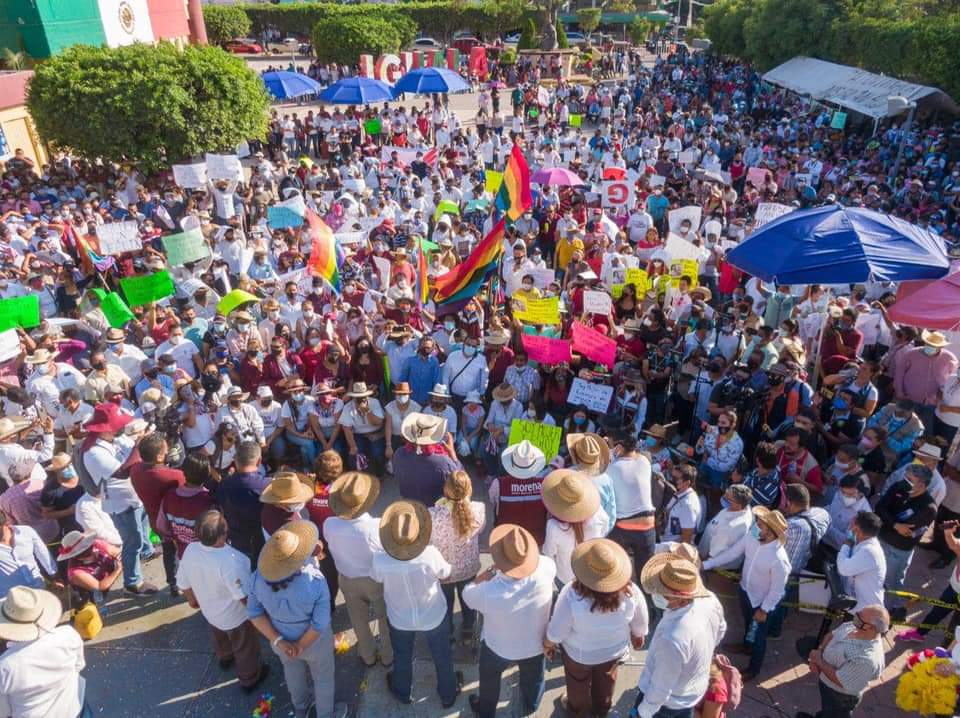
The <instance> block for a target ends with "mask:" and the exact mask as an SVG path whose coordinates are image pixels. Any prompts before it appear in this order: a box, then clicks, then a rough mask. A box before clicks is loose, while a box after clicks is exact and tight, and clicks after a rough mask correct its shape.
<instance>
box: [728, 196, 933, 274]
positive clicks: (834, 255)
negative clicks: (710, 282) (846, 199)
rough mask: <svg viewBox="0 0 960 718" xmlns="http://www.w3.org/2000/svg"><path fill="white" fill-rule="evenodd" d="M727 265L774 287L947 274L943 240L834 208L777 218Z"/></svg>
mask: <svg viewBox="0 0 960 718" xmlns="http://www.w3.org/2000/svg"><path fill="white" fill-rule="evenodd" d="M727 261H729V262H730V263H731V264H732V265H733V266H735V267H738V268H739V269H742V270H744V271H745V272H748V273H749V274H752V275H754V276H756V277H759V278H760V279H762V280H763V281H765V282H770V281H773V282H777V283H778V284H847V283H855V282H865V281H867V280H868V279H871V278H872V279H875V280H877V281H882V282H893V281H903V280H908V279H938V278H939V277H942V276H944V275H945V274H947V272H948V271H949V269H950V260H949V258H948V256H947V251H946V248H945V246H944V243H943V240H942V239H941V238H940V237H938V236H937V235H936V234H934V233H933V232H929V231H927V230H925V229H921V228H920V227H917V226H916V225H913V224H910V223H909V222H905V221H904V220H902V219H898V218H897V217H893V216H891V215H889V214H882V213H881V212H874V211H873V210H869V209H862V208H859V207H843V206H841V205H839V204H833V205H826V206H823V207H814V208H812V209H806V210H798V211H795V212H790V213H788V214H785V215H782V216H781V217H778V218H777V219H775V220H773V221H772V222H770V223H769V224H765V225H763V227H761V228H760V229H758V230H757V231H756V232H754V233H753V234H751V235H750V236H749V237H747V239H746V240H744V241H743V242H741V243H740V244H739V245H738V246H737V247H735V248H734V249H732V250H730V251H729V252H727Z"/></svg>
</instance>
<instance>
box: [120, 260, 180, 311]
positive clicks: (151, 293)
mask: <svg viewBox="0 0 960 718" xmlns="http://www.w3.org/2000/svg"><path fill="white" fill-rule="evenodd" d="M120 289H121V290H123V296H125V297H126V298H127V305H128V306H131V307H142V306H143V305H144V304H150V303H151V302H156V301H157V300H160V299H163V298H164V297H169V296H172V295H173V294H174V292H175V291H176V289H175V288H174V286H173V280H172V279H170V275H169V274H168V273H167V270H165V269H164V270H163V271H161V272H154V273H153V274H146V275H144V276H142V277H126V278H124V279H121V280H120Z"/></svg>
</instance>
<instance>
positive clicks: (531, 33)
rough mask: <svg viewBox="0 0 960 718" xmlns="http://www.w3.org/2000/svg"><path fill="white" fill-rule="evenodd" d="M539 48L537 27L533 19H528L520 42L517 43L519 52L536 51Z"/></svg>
mask: <svg viewBox="0 0 960 718" xmlns="http://www.w3.org/2000/svg"><path fill="white" fill-rule="evenodd" d="M538 46H539V38H538V36H537V26H536V25H535V24H534V22H533V18H532V17H528V18H527V22H526V24H525V25H524V26H523V32H521V33H520V40H519V41H518V42H517V49H518V50H535V49H536V48H537V47H538Z"/></svg>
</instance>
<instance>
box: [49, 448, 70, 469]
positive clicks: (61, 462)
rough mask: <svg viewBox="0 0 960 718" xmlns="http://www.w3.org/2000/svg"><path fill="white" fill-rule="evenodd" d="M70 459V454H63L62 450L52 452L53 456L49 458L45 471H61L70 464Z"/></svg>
mask: <svg viewBox="0 0 960 718" xmlns="http://www.w3.org/2000/svg"><path fill="white" fill-rule="evenodd" d="M72 460H73V459H71V458H70V454H64V453H63V452H61V453H59V454H54V455H53V458H52V459H50V463H49V464H47V471H63V470H64V469H65V468H67V467H68V466H69V465H70V462H71V461H72Z"/></svg>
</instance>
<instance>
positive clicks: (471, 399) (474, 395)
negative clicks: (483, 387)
mask: <svg viewBox="0 0 960 718" xmlns="http://www.w3.org/2000/svg"><path fill="white" fill-rule="evenodd" d="M463 403H464V404H483V397H482V396H480V392H479V391H477V390H476V389H474V390H473V391H468V392H467V396H466V397H465V398H464V400H463Z"/></svg>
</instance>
